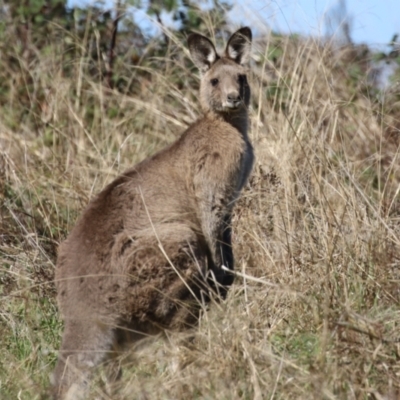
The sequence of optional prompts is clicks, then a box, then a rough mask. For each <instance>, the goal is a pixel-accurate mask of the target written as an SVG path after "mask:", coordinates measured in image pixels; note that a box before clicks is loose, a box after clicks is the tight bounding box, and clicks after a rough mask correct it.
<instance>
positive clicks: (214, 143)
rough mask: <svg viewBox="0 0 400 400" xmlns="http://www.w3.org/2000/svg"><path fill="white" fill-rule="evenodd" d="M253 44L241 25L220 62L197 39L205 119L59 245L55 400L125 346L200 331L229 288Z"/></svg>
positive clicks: (96, 203) (109, 195)
mask: <svg viewBox="0 0 400 400" xmlns="http://www.w3.org/2000/svg"><path fill="white" fill-rule="evenodd" d="M251 39H252V34H251V30H250V29H249V28H247V27H246V28H242V29H239V30H238V31H237V32H235V33H234V34H233V35H232V36H231V38H230V39H229V41H228V44H227V46H226V50H225V53H224V55H223V56H219V55H218V54H217V52H216V50H215V47H214V45H213V44H212V43H211V41H210V40H208V39H207V38H206V37H204V36H202V35H199V34H192V35H190V36H189V38H188V45H189V50H190V54H191V56H192V59H193V61H194V63H195V65H196V66H197V67H198V68H199V69H200V71H201V84H200V99H201V106H202V109H203V112H204V116H203V117H201V118H200V119H199V120H197V121H196V122H195V123H194V124H193V125H191V126H190V127H189V128H188V129H187V130H186V132H184V133H183V135H182V136H181V137H180V138H179V139H178V140H177V141H176V142H174V143H172V144H171V145H170V146H168V147H166V148H165V149H163V150H161V151H160V152H158V153H157V154H155V155H153V156H152V157H149V158H147V159H145V160H144V161H142V162H141V163H139V164H137V165H136V166H134V167H133V168H132V169H130V170H128V171H126V172H125V173H124V174H123V175H121V176H120V177H118V178H117V179H116V180H114V181H113V182H112V183H110V184H109V185H108V186H107V187H106V188H105V189H104V190H103V191H102V192H101V193H99V194H98V195H97V196H96V197H95V198H94V199H93V200H92V201H91V202H90V203H89V205H88V206H87V208H86V210H85V211H84V212H83V214H82V216H81V217H80V219H79V220H78V222H77V224H76V226H75V227H74V228H73V229H72V231H71V233H70V235H69V237H68V238H67V239H66V240H65V241H64V242H63V243H62V244H61V246H60V249H59V255H58V261H57V268H56V284H57V290H58V305H59V309H60V312H61V315H62V318H63V320H64V324H65V326H64V333H63V337H62V344H61V349H60V353H59V357H58V362H57V365H56V368H55V371H54V375H53V383H54V387H53V390H54V397H55V398H56V399H73V398H74V399H76V398H79V397H80V396H84V394H82V393H84V392H85V387H86V386H87V383H88V380H89V377H90V372H91V370H92V369H93V367H96V366H97V365H99V364H100V363H101V362H103V361H104V360H106V359H107V357H108V356H110V355H112V353H113V352H114V351H115V350H114V349H115V348H116V346H120V345H122V344H123V343H124V342H127V341H128V340H130V341H131V340H138V339H140V338H141V337H142V336H143V335H149V334H150V335H152V334H155V333H157V332H161V331H163V330H166V329H168V330H173V329H183V328H185V327H188V326H192V325H193V324H195V322H196V319H197V318H198V315H199V311H200V309H201V304H203V302H204V301H207V300H208V299H209V297H210V296H211V295H212V294H216V295H220V296H222V297H224V296H225V293H226V291H227V289H228V287H229V286H230V285H231V284H232V282H233V274H231V273H230V272H229V270H233V254H232V249H231V214H232V208H233V206H234V203H235V201H236V199H237V198H238V196H239V193H240V191H241V189H242V188H243V186H244V185H245V183H246V181H247V179H248V177H249V174H250V171H251V169H252V165H253V158H254V155H253V148H252V146H251V143H250V141H249V138H248V133H247V130H248V107H249V101H250V88H249V84H248V81H247V78H246V70H247V69H246V65H247V64H248V62H249V58H250V50H251ZM223 266H225V267H226V268H223Z"/></svg>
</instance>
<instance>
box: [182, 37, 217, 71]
mask: <svg viewBox="0 0 400 400" xmlns="http://www.w3.org/2000/svg"><path fill="white" fill-rule="evenodd" d="M188 45H189V51H190V55H191V56H192V59H193V62H194V63H195V65H196V67H197V68H198V69H199V70H200V71H201V72H206V71H207V70H209V69H210V68H211V66H212V65H213V64H214V62H215V61H217V60H218V58H219V57H218V54H217V52H216V51H215V47H214V45H213V44H212V43H211V42H210V41H209V40H208V39H207V38H206V37H204V36H202V35H199V34H197V33H192V34H191V35H190V36H189V37H188Z"/></svg>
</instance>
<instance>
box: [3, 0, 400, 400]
mask: <svg viewBox="0 0 400 400" xmlns="http://www.w3.org/2000/svg"><path fill="white" fill-rule="evenodd" d="M21 3H23V5H19V6H17V5H16V4H17V2H14V1H4V2H3V5H2V7H1V8H0V13H1V15H0V296H1V297H0V320H1V323H0V354H1V357H0V398H1V399H29V400H30V399H40V398H42V396H44V395H45V394H44V393H45V388H46V387H47V386H48V385H49V374H50V373H51V371H52V368H53V366H54V363H55V359H56V356H57V349H58V347H59V343H60V334H61V328H62V326H61V322H60V320H59V317H58V314H57V308H56V302H55V288H54V281H53V279H54V264H55V261H56V254H57V246H58V244H59V243H60V241H62V240H63V239H64V238H65V237H66V235H67V234H68V232H69V231H70V229H71V228H72V226H73V225H74V223H75V220H76V217H77V216H78V215H79V213H80V212H81V211H82V210H83V208H84V207H85V205H86V204H87V203H88V201H89V199H90V198H91V197H92V196H93V195H94V194H95V193H97V192H98V191H99V190H101V189H102V188H103V187H104V186H105V185H106V184H107V183H109V182H110V181H111V180H112V179H113V178H115V177H116V176H117V175H118V174H119V173H121V172H122V171H124V170H125V169H127V168H128V167H130V166H132V165H133V164H135V163H137V162H138V161H140V160H142V159H143V158H145V157H147V156H148V155H151V154H153V153H154V152H155V151H157V150H159V149H161V148H162V147H164V146H165V145H167V144H168V143H171V142H172V141H173V140H174V139H176V138H177V137H179V135H180V134H181V132H182V131H183V130H184V129H185V128H186V127H187V126H189V125H190V123H192V122H193V121H194V120H195V119H196V118H197V117H198V116H199V115H201V112H200V110H199V102H198V99H197V96H198V76H197V72H196V71H195V69H194V67H193V65H192V63H191V61H190V60H189V57H188V51H187V49H186V44H185V36H186V35H187V33H188V31H189V30H191V29H194V30H197V31H199V32H202V33H204V34H206V35H207V36H209V37H213V38H215V40H216V41H217V43H218V44H219V45H223V43H224V41H225V40H226V39H227V36H228V32H232V31H233V30H234V28H233V27H230V26H227V24H226V10H227V5H226V4H222V3H220V2H214V3H213V7H211V8H210V9H207V10H205V9H200V8H196V6H195V5H194V2H190V1H182V2H179V1H175V2H174V1H171V2H169V3H168V4H167V3H166V2H157V1H150V2H149V3H148V10H147V11H148V12H149V15H151V16H153V17H154V19H155V20H156V21H158V23H159V24H160V26H161V27H162V28H163V25H162V22H163V21H162V18H161V16H162V13H161V11H162V9H163V7H164V8H165V9H167V10H170V11H171V10H172V11H174V12H175V17H176V18H177V20H178V21H179V22H180V23H179V26H180V28H179V29H177V30H176V31H174V30H167V29H164V28H163V31H162V32H163V34H162V35H160V36H159V37H155V38H152V37H148V36H146V35H145V34H144V33H143V31H142V30H141V29H140V27H138V26H137V25H135V24H134V22H133V21H132V20H131V19H129V18H128V16H127V14H126V13H125V11H126V7H127V6H128V4H127V3H124V2H122V3H119V4H117V5H118V7H119V8H118V9H117V10H110V11H104V9H101V8H99V7H90V8H85V9H77V8H76V9H67V8H66V5H65V1H63V0H31V1H27V2H21ZM397 57H398V54H397V53H396V50H395V49H392V53H390V54H384V53H380V54H376V53H373V52H372V51H371V50H370V49H368V47H366V46H355V45H353V44H352V43H351V42H347V43H346V45H344V46H343V47H340V48H339V47H338V46H333V45H331V44H329V43H320V42H318V41H316V40H313V39H309V38H302V37H298V36H291V37H286V36H280V35H278V34H274V33H271V34H269V35H267V36H263V37H256V38H255V43H254V52H253V60H252V73H251V81H252V88H253V99H252V106H251V110H250V112H251V121H252V129H251V138H252V141H253V143H254V147H255V150H256V156H257V161H256V165H255V167H254V171H253V174H252V178H251V180H250V183H249V184H248V186H247V187H246V190H245V192H244V194H243V196H242V198H241V200H240V201H239V203H238V206H237V208H236V211H235V216H234V237H233V245H234V253H235V256H236V271H237V279H236V283H235V285H234V287H233V288H232V290H231V291H230V293H229V296H228V299H227V300H226V301H225V302H224V303H222V304H212V305H211V307H210V310H209V312H208V313H206V314H204V316H203V317H202V319H201V321H200V323H199V327H198V329H196V330H195V331H194V332H190V338H189V339H188V338H187V336H186V334H167V338H166V339H165V338H164V339H160V338H159V339H156V340H155V341H152V343H150V344H149V346H138V347H136V348H134V349H132V351H130V352H127V353H126V354H125V355H124V356H123V357H121V363H122V364H123V365H124V374H123V376H122V379H121V381H120V382H119V383H118V384H117V385H116V387H114V388H112V390H113V393H114V394H113V395H110V394H108V393H109V390H110V388H107V387H106V385H105V384H104V383H103V381H104V379H103V376H102V373H99V375H98V376H97V378H96V381H95V385H94V387H93V393H92V395H93V398H104V399H110V398H112V399H182V400H183V399H185V400H186V399H255V400H261V399H377V400H381V399H393V400H394V399H397V398H399V397H400V362H399V358H400V342H399V332H400V305H399V302H400V243H399V242H400V199H399V192H400V162H399V148H400V147H399V146H400V133H399V132H400V131H399V129H400V102H399V98H400V96H399V91H398V86H397V85H396V79H397V78H396V75H395V76H394V77H393V78H392V79H393V82H392V83H391V84H390V85H389V89H388V90H386V91H385V92H381V91H379V90H378V88H377V87H376V86H375V85H374V79H373V78H374V75H373V74H372V73H371V71H373V69H374V65H375V64H374V60H382V59H383V60H385V59H387V58H390V59H391V60H395V62H396V63H397V62H398V58H397Z"/></svg>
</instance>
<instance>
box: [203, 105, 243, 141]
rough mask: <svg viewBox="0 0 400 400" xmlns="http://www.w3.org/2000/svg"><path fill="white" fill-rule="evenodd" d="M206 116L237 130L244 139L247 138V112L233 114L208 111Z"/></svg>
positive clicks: (234, 112)
mask: <svg viewBox="0 0 400 400" xmlns="http://www.w3.org/2000/svg"><path fill="white" fill-rule="evenodd" d="M208 114H209V115H210V116H211V117H212V118H215V119H218V120H222V121H224V122H226V123H228V124H229V125H232V126H233V127H234V128H235V129H237V130H238V131H239V132H240V134H241V135H242V136H243V138H244V139H246V138H247V130H248V124H249V118H248V114H247V110H241V111H233V112H215V111H209V112H208Z"/></svg>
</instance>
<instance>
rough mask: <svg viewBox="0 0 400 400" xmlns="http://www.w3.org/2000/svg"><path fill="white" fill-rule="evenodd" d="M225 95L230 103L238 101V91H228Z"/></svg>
mask: <svg viewBox="0 0 400 400" xmlns="http://www.w3.org/2000/svg"><path fill="white" fill-rule="evenodd" d="M227 97H228V101H229V102H230V103H236V102H238V101H240V96H239V93H229V94H228V96H227Z"/></svg>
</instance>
